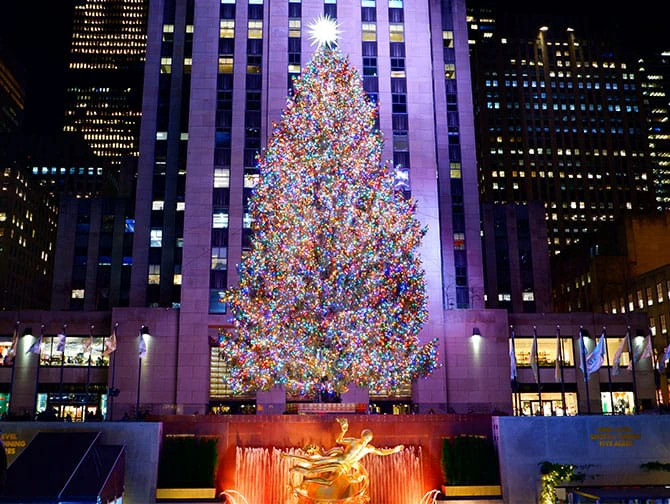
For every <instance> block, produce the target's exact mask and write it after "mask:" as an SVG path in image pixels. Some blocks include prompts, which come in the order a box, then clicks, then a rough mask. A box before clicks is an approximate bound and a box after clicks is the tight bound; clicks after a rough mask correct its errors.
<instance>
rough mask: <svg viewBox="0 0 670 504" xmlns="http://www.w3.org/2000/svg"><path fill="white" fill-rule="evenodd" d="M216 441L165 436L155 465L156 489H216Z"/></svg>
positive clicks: (213, 439) (202, 438)
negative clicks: (157, 463)
mask: <svg viewBox="0 0 670 504" xmlns="http://www.w3.org/2000/svg"><path fill="white" fill-rule="evenodd" d="M217 442H218V439H217V438H204V437H181V436H180V437H166V438H165V439H163V449H162V451H161V456H160V463H159V466H158V487H159V488H212V487H214V486H215V484H214V479H215V476H216V465H217V462H218V453H217V450H216V445H217Z"/></svg>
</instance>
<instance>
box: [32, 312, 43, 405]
mask: <svg viewBox="0 0 670 504" xmlns="http://www.w3.org/2000/svg"><path fill="white" fill-rule="evenodd" d="M43 335H44V324H42V326H41V327H40V336H39V341H40V352H39V353H38V354H37V371H36V372H35V407H34V408H33V416H34V415H35V413H36V412H37V396H38V392H39V386H40V361H41V360H42V347H41V345H42V341H43V340H42V336H43Z"/></svg>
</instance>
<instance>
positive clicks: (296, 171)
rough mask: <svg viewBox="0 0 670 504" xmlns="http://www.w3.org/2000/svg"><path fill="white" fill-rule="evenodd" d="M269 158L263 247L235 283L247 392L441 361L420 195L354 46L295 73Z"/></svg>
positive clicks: (238, 353)
mask: <svg viewBox="0 0 670 504" xmlns="http://www.w3.org/2000/svg"><path fill="white" fill-rule="evenodd" d="M293 89H294V91H293V95H292V96H291V97H290V98H289V99H288V103H287V105H286V109H285V111H284V113H283V115H282V119H281V122H280V123H279V124H278V125H277V124H275V125H274V131H273V134H272V137H271V138H270V140H269V143H268V146H267V150H266V151H265V152H264V153H263V154H262V156H261V157H260V161H259V168H260V179H259V182H258V185H257V186H256V189H255V193H254V195H253V197H252V198H251V201H250V210H251V215H252V218H253V231H254V234H253V238H252V241H251V250H250V251H248V252H247V253H246V254H245V255H243V257H242V264H241V265H240V266H239V272H240V284H239V287H238V288H235V289H231V290H229V291H228V292H227V293H226V296H225V301H226V302H227V303H228V304H229V308H230V310H231V313H232V315H233V317H234V323H235V330H233V331H229V332H226V333H224V334H223V337H222V340H223V341H222V344H221V346H222V350H223V352H224V355H225V357H226V358H227V359H228V362H229V363H230V369H231V378H230V379H231V385H232V387H233V389H234V390H235V391H238V392H243V391H255V390H267V389H269V388H271V387H272V386H274V385H282V386H284V387H285V388H286V390H287V391H288V392H289V393H292V394H315V393H317V394H318V393H324V392H331V393H340V392H343V391H345V390H346V388H347V386H348V385H350V384H355V385H357V386H361V387H366V388H369V389H370V390H388V391H392V390H397V389H398V388H400V387H401V386H403V385H405V384H407V383H409V382H411V381H412V380H414V379H416V378H418V377H421V376H425V375H427V374H429V373H430V372H431V371H432V369H433V368H434V367H435V365H436V350H435V345H434V342H432V343H429V344H426V345H421V344H420V343H419V339H418V333H419V331H420V330H421V327H422V325H423V323H424V321H425V319H426V316H427V310H426V295H425V281H424V273H423V269H422V268H421V264H420V260H419V257H418V254H417V249H418V247H419V243H420V241H421V237H422V235H423V230H422V229H421V226H420V224H419V222H418V221H417V220H416V219H415V218H414V210H415V209H414V202H413V201H412V200H411V199H406V198H405V197H403V194H402V193H401V192H398V191H396V190H395V187H394V185H395V180H394V170H393V168H392V167H391V166H389V165H387V164H384V163H382V162H381V154H382V144H383V141H382V138H381V134H380V133H379V132H378V131H377V130H376V128H375V116H376V114H377V111H376V107H375V105H374V104H373V103H371V102H370V101H369V100H368V98H367V97H366V95H365V93H364V91H363V89H362V85H361V80H360V78H359V76H358V74H357V72H356V71H355V70H354V68H353V67H352V66H351V65H350V63H349V61H348V60H347V58H346V57H345V56H344V55H343V54H342V53H341V52H340V51H339V50H338V49H334V48H330V47H328V45H323V46H322V47H320V48H319V49H318V50H317V51H316V53H315V54H314V56H313V58H312V59H311V61H310V62H309V63H308V64H307V66H306V67H305V69H304V70H303V73H302V75H301V76H300V78H298V79H297V80H296V81H295V83H294V88H293Z"/></svg>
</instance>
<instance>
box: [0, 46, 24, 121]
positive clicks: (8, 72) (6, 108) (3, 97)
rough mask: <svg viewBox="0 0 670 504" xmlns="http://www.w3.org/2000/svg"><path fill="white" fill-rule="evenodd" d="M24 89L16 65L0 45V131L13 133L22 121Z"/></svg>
mask: <svg viewBox="0 0 670 504" xmlns="http://www.w3.org/2000/svg"><path fill="white" fill-rule="evenodd" d="M24 98H25V90H24V86H23V83H22V82H21V77H20V74H19V72H18V71H17V65H16V63H15V61H14V58H13V57H12V56H11V55H10V54H9V52H8V51H7V50H6V49H4V48H3V47H2V46H0V133H14V132H16V131H18V130H19V129H20V127H21V123H22V122H23V107H24Z"/></svg>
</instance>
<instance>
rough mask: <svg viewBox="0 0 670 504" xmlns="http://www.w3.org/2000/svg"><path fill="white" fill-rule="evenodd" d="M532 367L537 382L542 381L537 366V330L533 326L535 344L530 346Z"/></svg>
mask: <svg viewBox="0 0 670 504" xmlns="http://www.w3.org/2000/svg"><path fill="white" fill-rule="evenodd" d="M530 367H531V369H532V370H533V377H534V378H535V383H540V370H539V369H538V367H537V332H536V331H535V329H534V328H533V344H532V345H531V347H530Z"/></svg>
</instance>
